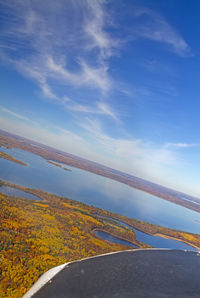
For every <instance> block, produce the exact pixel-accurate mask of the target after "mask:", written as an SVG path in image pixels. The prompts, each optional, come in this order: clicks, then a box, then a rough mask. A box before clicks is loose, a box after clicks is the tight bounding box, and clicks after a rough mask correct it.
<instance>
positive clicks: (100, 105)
mask: <svg viewBox="0 0 200 298" xmlns="http://www.w3.org/2000/svg"><path fill="white" fill-rule="evenodd" d="M67 108H68V109H69V110H71V111H75V112H79V113H86V114H99V115H106V116H109V117H111V118H112V119H114V120H116V121H117V122H120V120H119V119H118V117H117V115H116V112H114V111H113V110H112V108H111V107H110V106H109V105H108V104H107V103H104V102H96V104H95V105H93V106H91V105H82V104H77V103H75V102H73V101H71V102H69V104H67Z"/></svg>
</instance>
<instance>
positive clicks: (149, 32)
mask: <svg viewBox="0 0 200 298" xmlns="http://www.w3.org/2000/svg"><path fill="white" fill-rule="evenodd" d="M135 18H136V19H137V20H139V21H141V19H142V21H143V22H142V25H141V23H140V24H138V25H136V28H135V29H134V30H133V31H134V34H135V35H136V36H137V37H138V38H145V39H149V40H152V41H155V42H159V43H162V44H166V45H167V46H168V48H169V50H171V51H172V52H174V53H176V54H177V55H179V56H182V57H188V56H191V55H192V51H191V48H190V47H189V45H188V44H187V42H186V41H185V40H184V39H183V37H182V36H181V35H180V34H179V33H178V32H177V31H176V30H175V29H174V28H173V27H172V26H171V25H170V24H168V23H167V21H166V20H165V19H164V18H163V17H162V16H161V15H159V14H158V13H155V12H153V11H152V10H150V9H138V10H137V11H136V12H135Z"/></svg>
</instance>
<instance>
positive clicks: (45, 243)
mask: <svg viewBox="0 0 200 298" xmlns="http://www.w3.org/2000/svg"><path fill="white" fill-rule="evenodd" d="M0 185H1V186H9V187H13V188H16V189H19V190H21V191H24V192H27V193H30V194H33V195H35V196H37V197H39V198H40V199H41V200H40V201H36V200H30V199H23V198H19V197H15V196H10V195H5V194H3V193H0V203H1V210H0V222H1V228H0V239H1V242H0V260H1V262H0V271H1V276H0V282H1V285H0V293H1V295H2V297H15V298H17V297H22V295H23V294H24V293H25V292H26V291H27V290H28V289H29V288H30V287H31V286H32V285H33V283H34V282H35V281H36V280H37V279H38V278H39V276H41V275H42V274H43V273H44V272H46V271H47V270H48V269H50V268H52V267H54V266H58V265H60V264H63V263H65V262H69V261H73V260H77V259H82V258H85V257H90V256H94V255H98V254H103V253H108V252H114V251H121V250H126V249H130V248H131V247H130V246H127V245H122V244H117V243H112V242H109V241H105V240H102V239H100V238H98V237H97V236H96V235H95V234H94V231H95V230H101V231H104V232H107V233H109V234H111V235H112V236H114V237H117V238H120V239H123V240H126V241H128V242H129V243H132V244H134V245H136V246H137V247H139V248H149V247H151V246H149V245H147V244H145V243H142V242H140V241H138V240H137V238H136V234H135V232H134V231H133V230H132V229H131V228H128V227H126V226H124V225H122V224H120V223H118V222H116V221H114V220H113V219H116V220H119V221H121V222H122V223H126V224H128V225H130V226H131V227H134V228H136V229H138V230H140V231H142V232H145V233H147V234H149V235H156V234H158V233H159V235H160V236H162V237H169V238H173V239H178V240H179V241H182V242H185V243H187V244H189V245H191V246H193V247H196V248H198V249H200V235H197V234H192V233H186V232H182V231H176V230H172V229H168V228H163V227H160V226H156V225H152V224H150V223H146V222H142V221H138V220H135V219H131V218H127V217H125V216H122V215H118V214H115V213H112V212H108V211H105V210H102V209H99V208H95V207H92V206H88V205H86V204H84V203H81V202H77V201H73V200H71V199H67V198H63V197H60V196H57V195H54V194H50V193H48V192H44V191H42V190H38V189H32V188H27V187H23V186H20V185H15V184H11V183H8V182H5V181H0ZM0 191H1V188H0Z"/></svg>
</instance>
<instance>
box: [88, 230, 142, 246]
mask: <svg viewBox="0 0 200 298" xmlns="http://www.w3.org/2000/svg"><path fill="white" fill-rule="evenodd" d="M94 234H95V235H96V236H97V237H99V238H101V239H103V240H107V241H110V242H114V243H118V244H124V245H129V246H132V247H134V248H138V246H137V245H134V244H133V243H131V242H129V241H126V240H123V239H120V238H118V237H115V236H113V235H111V234H109V233H107V232H104V231H99V230H96V231H94Z"/></svg>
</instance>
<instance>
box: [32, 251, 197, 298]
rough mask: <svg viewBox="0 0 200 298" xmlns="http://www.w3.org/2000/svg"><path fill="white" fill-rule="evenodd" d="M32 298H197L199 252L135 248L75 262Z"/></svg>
mask: <svg viewBox="0 0 200 298" xmlns="http://www.w3.org/2000/svg"><path fill="white" fill-rule="evenodd" d="M33 297H34V298H44V297H45V298H53V297H56V298H57V297H58V298H64V297H67V298H79V297H80V298H100V297H101V298H112V297H115V298H116V297H123V298H127V297H128V298H129V297H136V298H139V297H153V298H156V297H159V298H162V297H180V298H184V297H195V298H199V297H200V255H198V253H196V252H185V251H179V250H145V251H144V250H138V251H129V252H120V253H117V254H112V255H106V256H100V257H97V258H92V259H87V260H83V261H77V262H75V263H71V264H69V265H68V267H66V268H64V269H63V270H62V271H61V272H60V273H58V274H57V275H56V276H55V277H54V278H53V279H52V280H51V281H50V282H48V283H47V284H46V285H45V286H43V288H41V289H40V290H39V291H38V292H37V293H36V294H35V295H34V296H33Z"/></svg>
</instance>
